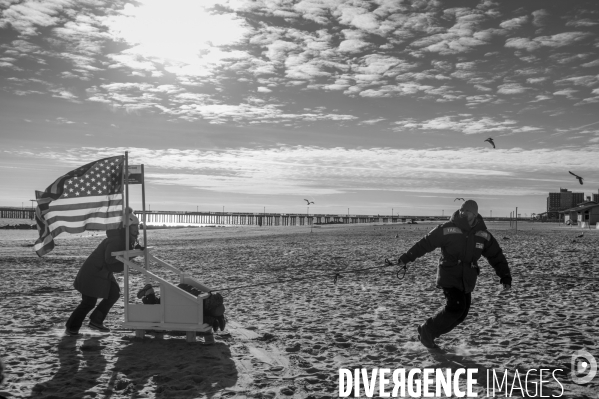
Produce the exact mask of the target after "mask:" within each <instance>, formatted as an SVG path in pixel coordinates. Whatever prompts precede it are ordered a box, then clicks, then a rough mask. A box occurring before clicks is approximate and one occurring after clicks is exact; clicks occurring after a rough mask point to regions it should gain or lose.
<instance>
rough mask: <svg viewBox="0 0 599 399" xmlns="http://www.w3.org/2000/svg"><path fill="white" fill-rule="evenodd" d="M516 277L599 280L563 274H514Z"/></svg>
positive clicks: (598, 278)
mask: <svg viewBox="0 0 599 399" xmlns="http://www.w3.org/2000/svg"><path fill="white" fill-rule="evenodd" d="M513 275H515V276H524V277H533V278H575V279H577V280H599V277H582V276H566V275H563V274H542V273H539V274H537V273H530V274H519V273H517V274H513Z"/></svg>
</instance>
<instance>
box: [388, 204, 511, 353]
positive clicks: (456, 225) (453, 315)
mask: <svg viewBox="0 0 599 399" xmlns="http://www.w3.org/2000/svg"><path fill="white" fill-rule="evenodd" d="M437 248H441V257H440V258H439V265H438V267H437V287H438V288H441V289H442V290H443V295H444V296H445V300H446V303H445V307H444V308H443V309H441V310H440V311H439V312H437V314H435V315H434V316H432V317H429V318H428V319H427V320H426V321H425V322H424V323H423V324H421V325H420V326H418V334H419V335H418V339H419V340H420V342H421V343H422V345H424V346H425V347H427V348H430V349H438V348H439V346H438V345H437V344H436V343H435V339H437V338H439V337H440V336H441V335H443V334H447V333H449V332H450V331H451V330H453V329H454V328H455V327H457V326H458V325H459V324H460V323H462V322H463V321H464V320H465V319H466V316H467V315H468V310H469V309H470V304H471V299H472V296H471V293H472V291H473V290H474V286H475V285H476V279H477V277H478V275H479V274H480V267H479V265H478V260H479V259H480V257H481V256H484V257H485V258H486V259H487V261H488V262H489V263H490V264H491V266H492V267H493V268H494V269H495V273H496V274H497V276H499V278H500V284H502V285H503V288H504V289H506V290H507V289H510V288H511V284H512V277H511V273H510V268H509V266H508V262H507V260H506V258H505V256H504V254H503V251H502V250H501V247H500V246H499V243H498V242H497V240H496V239H495V237H493V235H492V234H491V233H489V231H488V230H487V226H486V225H485V222H484V220H483V218H482V216H481V215H479V214H478V204H477V203H476V202H475V201H472V200H468V201H465V202H464V203H463V204H462V206H461V207H460V209H459V210H457V211H455V212H454V213H453V215H452V216H451V218H450V219H449V221H448V222H445V223H444V224H441V225H439V226H437V227H435V228H434V229H433V230H431V231H430V232H429V233H428V234H427V235H426V236H425V237H424V238H422V239H421V240H420V241H418V242H417V243H416V244H414V246H412V248H410V249H409V250H408V251H407V252H405V253H404V254H402V255H401V256H400V257H399V260H398V264H399V265H400V266H405V265H407V264H408V262H414V261H415V260H416V259H418V258H420V257H421V256H423V255H425V254H426V253H428V252H432V251H434V250H435V249H437Z"/></svg>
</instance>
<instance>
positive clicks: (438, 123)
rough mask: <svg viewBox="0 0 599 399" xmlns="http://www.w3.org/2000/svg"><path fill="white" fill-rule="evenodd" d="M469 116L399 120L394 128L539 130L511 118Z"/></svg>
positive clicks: (470, 131) (484, 131)
mask: <svg viewBox="0 0 599 399" xmlns="http://www.w3.org/2000/svg"><path fill="white" fill-rule="evenodd" d="M468 116H471V115H467V114H465V115H460V116H441V117H437V118H434V119H430V120H428V121H424V122H417V121H415V120H413V119H412V120H405V121H398V122H395V124H396V125H398V127H397V128H395V129H394V130H396V131H406V130H425V131H426V130H451V131H456V132H462V133H464V134H480V133H491V132H502V133H518V132H525V131H535V130H539V128H538V127H534V126H517V122H516V121H515V120H511V119H504V120H502V121H498V120H495V119H493V118H490V117H483V118H474V117H468Z"/></svg>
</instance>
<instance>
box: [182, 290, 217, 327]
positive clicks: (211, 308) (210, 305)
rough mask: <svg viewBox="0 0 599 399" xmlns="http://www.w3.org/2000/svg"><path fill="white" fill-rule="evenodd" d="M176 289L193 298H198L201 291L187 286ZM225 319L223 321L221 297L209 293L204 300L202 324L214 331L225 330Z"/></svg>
mask: <svg viewBox="0 0 599 399" xmlns="http://www.w3.org/2000/svg"><path fill="white" fill-rule="evenodd" d="M177 287H179V288H181V289H182V290H183V291H187V292H189V293H190V294H191V295H193V296H198V295H200V294H201V293H202V291H200V290H198V289H197V288H194V287H192V286H191V285H189V284H179V285H178V286H177ZM226 322H227V319H225V305H224V304H223V296H222V295H221V294H220V293H218V292H217V293H214V294H213V293H210V296H209V297H208V298H206V299H204V323H206V324H209V325H211V326H212V329H213V330H214V331H216V330H218V329H219V328H220V330H221V331H223V330H224V329H225V325H226Z"/></svg>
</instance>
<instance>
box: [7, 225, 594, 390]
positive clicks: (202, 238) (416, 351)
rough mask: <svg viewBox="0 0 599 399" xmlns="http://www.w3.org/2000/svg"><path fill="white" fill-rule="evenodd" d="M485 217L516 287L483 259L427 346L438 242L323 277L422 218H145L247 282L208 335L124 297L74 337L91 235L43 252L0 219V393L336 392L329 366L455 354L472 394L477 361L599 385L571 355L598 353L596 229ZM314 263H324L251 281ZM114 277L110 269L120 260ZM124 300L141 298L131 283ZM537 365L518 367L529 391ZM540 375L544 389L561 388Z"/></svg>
mask: <svg viewBox="0 0 599 399" xmlns="http://www.w3.org/2000/svg"><path fill="white" fill-rule="evenodd" d="M489 225H490V231H491V232H492V233H493V234H494V235H495V236H496V237H497V238H498V240H499V242H500V244H501V245H502V247H503V249H504V252H505V253H506V256H507V258H508V260H509V262H510V266H511V268H512V273H513V276H514V283H513V289H512V290H511V291H510V292H507V293H502V292H501V291H500V286H499V284H498V278H497V277H496V276H495V274H494V271H493V269H492V268H491V267H490V266H489V265H488V264H487V263H486V261H484V260H483V261H482V262H481V265H482V273H481V276H480V277H479V281H478V284H477V287H476V290H475V292H474V293H473V304H472V308H471V311H470V314H469V316H468V319H467V320H466V322H465V323H464V324H462V325H461V326H459V327H458V328H457V329H455V330H454V331H452V332H451V333H449V334H447V335H446V336H443V337H442V338H441V339H439V340H438V343H439V344H440V345H441V346H442V347H443V348H445V349H446V353H444V354H435V353H431V352H429V351H428V350H426V349H425V348H424V347H422V346H421V345H420V343H419V342H418V341H417V335H416V334H417V333H416V327H417V326H418V324H420V323H422V322H423V321H424V320H425V319H426V318H427V317H429V316H430V315H432V314H433V313H434V312H435V311H436V310H437V309H438V308H439V307H441V306H443V298H442V294H441V291H440V290H438V289H436V288H435V287H434V277H435V272H436V261H437V257H438V255H437V254H429V255H427V256H426V257H424V258H421V259H420V260H418V261H417V262H415V263H413V264H411V265H410V269H409V271H408V273H407V275H406V277H405V279H404V280H401V281H400V280H398V279H397V278H396V276H395V271H396V268H395V267H392V268H381V269H377V270H370V271H367V272H362V273H343V272H341V277H340V278H339V279H338V281H337V283H336V284H335V283H334V282H333V278H332V272H333V271H334V270H350V269H358V268H368V267H375V266H382V265H383V264H384V263H383V260H384V258H385V257H389V258H392V259H396V258H397V256H398V255H399V254H401V253H402V252H403V251H404V250H406V249H407V248H409V247H410V246H411V245H412V244H413V243H414V242H415V241H416V240H417V239H419V238H420V237H421V236H422V235H423V234H425V233H426V232H427V231H428V230H430V229H431V228H432V226H434V224H417V225H354V226H343V225H335V226H323V227H320V228H314V229H313V232H310V228H309V227H228V228H190V229H176V230H175V229H170V230H151V231H148V236H149V242H150V245H151V246H154V247H155V248H154V250H153V251H154V253H155V255H156V256H158V257H159V258H162V259H164V260H167V261H169V262H170V263H172V264H174V265H176V266H177V267H179V268H181V269H183V270H185V271H188V272H190V273H191V274H192V275H193V276H194V277H195V278H196V279H198V280H200V281H202V282H204V283H205V284H207V285H210V286H212V287H214V288H225V287H235V286H241V285H248V284H250V285H251V284H255V286H254V287H251V288H244V289H240V290H232V291H222V292H223V294H224V296H225V305H226V307H227V311H226V315H227V317H228V320H229V323H228V326H227V328H226V329H225V331H222V332H221V331H218V332H217V333H216V335H215V337H216V343H215V344H214V345H205V344H203V343H202V340H198V342H195V343H187V342H186V340H185V336H184V335H181V334H177V333H173V334H166V335H165V337H164V339H162V340H161V339H158V338H156V337H153V336H152V335H146V337H145V338H143V339H139V338H135V336H134V333H133V331H130V330H125V329H123V328H121V327H120V323H121V321H122V317H123V302H122V301H119V302H117V304H116V305H115V307H114V308H113V310H112V312H111V314H110V315H109V316H108V319H107V322H106V324H107V325H108V326H110V327H112V328H113V332H112V333H111V334H99V333H96V332H93V331H91V330H88V329H87V328H83V329H82V330H81V331H82V332H83V333H84V335H83V337H80V338H75V337H66V336H64V335H63V330H64V322H65V321H66V319H67V318H68V316H69V314H70V312H71V311H72V309H74V307H75V306H76V305H77V304H78V302H79V299H80V296H79V294H78V293H77V292H76V291H74V290H73V287H72V282H73V279H74V276H75V274H76V273H77V270H78V268H79V267H80V265H81V263H82V262H83V261H84V260H85V258H86V257H87V256H88V255H89V254H90V253H91V251H92V250H93V249H94V248H95V247H96V245H97V244H98V243H99V242H100V241H101V240H102V238H103V236H102V235H99V234H91V233H84V234H81V235H74V236H68V235H63V236H60V237H59V238H58V239H57V247H56V248H55V250H54V251H53V252H52V253H51V254H49V255H47V256H46V257H44V258H41V259H40V258H38V257H37V256H36V255H35V253H33V252H32V248H31V246H32V244H33V242H34V241H35V235H36V232H35V231H15V230H0V273H1V276H2V282H3V284H2V286H1V287H0V322H1V323H0V345H1V346H0V347H1V352H0V357H1V358H2V359H3V361H4V363H5V365H6V380H5V383H4V384H3V386H1V387H0V392H2V393H3V394H4V395H6V396H8V397H17V398H19V397H22V398H25V397H35V398H38V397H39V398H115V399H117V398H223V397H226V398H232V397H235V398H243V397H248V398H274V397H286V398H329V397H338V392H339V391H338V389H339V388H338V375H339V374H338V373H339V372H338V369H339V367H346V368H351V369H353V368H368V369H371V368H381V367H386V368H390V369H397V368H406V369H412V368H424V367H440V368H451V369H452V370H456V369H458V368H462V367H464V368H478V369H479V370H480V373H479V375H478V385H477V386H476V387H475V388H476V391H477V392H478V393H479V397H485V395H486V394H487V392H486V391H485V389H486V388H485V387H486V384H487V380H486V378H485V372H486V370H497V371H498V372H499V371H501V372H503V370H504V369H507V370H508V374H509V375H510V378H511V377H513V375H514V373H515V371H518V372H520V373H521V374H525V373H526V371H527V370H530V369H532V368H536V369H538V368H546V369H551V370H554V369H563V371H556V374H555V375H556V376H557V377H558V379H559V381H560V382H561V384H562V385H563V391H564V392H563V395H562V396H561V397H564V398H597V397H598V396H597V395H598V394H599V376H598V377H595V379H594V380H593V381H591V383H589V384H586V385H578V384H575V383H573V382H572V381H571V378H570V372H571V362H570V358H571V355H572V353H573V352H574V351H576V350H578V349H584V350H586V351H588V352H590V353H591V354H594V355H595V357H596V358H598V359H599V356H597V355H598V354H599V340H598V335H599V311H598V310H597V302H598V294H597V293H598V292H599V266H598V264H599V261H598V260H597V252H596V248H597V247H598V244H599V231H597V230H585V234H584V237H582V238H577V237H576V236H577V235H579V234H580V233H581V232H582V230H580V229H578V228H572V227H564V226H560V227H558V226H557V225H548V224H540V223H534V224H533V223H520V224H519V229H520V230H519V231H518V232H517V233H515V232H514V231H513V230H510V228H509V223H490V224H489ZM396 236H397V238H396ZM504 237H505V239H504ZM508 238H509V239H508ZM158 273H159V274H160V275H161V276H163V277H166V278H168V279H171V280H173V282H176V281H175V279H174V276H173V275H172V274H169V273H167V272H164V271H160V269H158ZM323 274H327V275H326V276H323ZM311 275H321V277H316V278H310V279H306V280H303V281H295V282H283V283H277V284H265V285H262V284H264V283H265V282H270V281H273V280H277V279H289V278H305V277H309V276H311ZM559 276H567V277H559ZM571 277H574V278H571ZM576 277H580V278H576ZM139 278H140V276H139V275H137V274H134V275H133V276H132V281H133V282H132V286H133V287H135V288H137V287H138V286H139V288H141V286H142V285H143V284H142V282H141V281H140V280H139ZM593 278H594V279H593ZM117 279H119V281H120V282H121V284H122V275H117ZM132 291H136V290H132ZM131 301H132V302H136V301H138V300H137V298H135V297H134V292H132V296H131ZM548 379H549V378H547V376H545V380H548ZM538 380H539V376H538V374H535V373H533V374H531V375H530V376H529V379H528V381H527V384H528V385H527V387H528V388H529V392H530V393H533V392H534V386H535V383H538ZM522 381H524V379H522ZM552 381H553V382H552V383H545V384H544V391H543V394H544V395H551V394H554V395H558V394H560V391H561V388H560V386H559V385H558V384H557V383H556V382H555V380H552ZM362 394H363V392H362ZM503 396H504V395H502V394H498V397H503ZM533 396H534V395H533ZM441 397H444V396H441ZM512 397H521V394H520V391H519V390H516V391H513V395H512Z"/></svg>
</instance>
